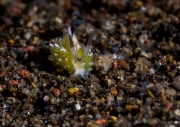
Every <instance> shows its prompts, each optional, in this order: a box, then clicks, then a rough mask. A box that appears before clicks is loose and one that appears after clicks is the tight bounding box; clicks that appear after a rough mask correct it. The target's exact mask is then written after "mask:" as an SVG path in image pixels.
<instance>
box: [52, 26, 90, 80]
mask: <svg viewBox="0 0 180 127" xmlns="http://www.w3.org/2000/svg"><path fill="white" fill-rule="evenodd" d="M92 37H93V31H91V32H90V34H89V39H88V42H87V45H86V46H85V47H84V48H83V47H82V46H81V45H80V44H79V42H78V40H77V37H76V35H75V34H72V32H71V28H70V27H69V28H68V30H67V33H66V34H65V35H64V36H63V38H62V39H61V40H58V41H56V42H55V43H50V51H51V55H50V56H49V60H50V61H51V62H52V64H53V65H54V66H56V68H57V71H58V72H61V71H67V72H68V73H69V74H70V75H71V76H73V77H76V76H78V75H81V76H82V77H83V78H84V79H85V77H84V75H85V74H86V73H88V72H89V71H91V70H92V65H93V53H92V51H91V47H92Z"/></svg>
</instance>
